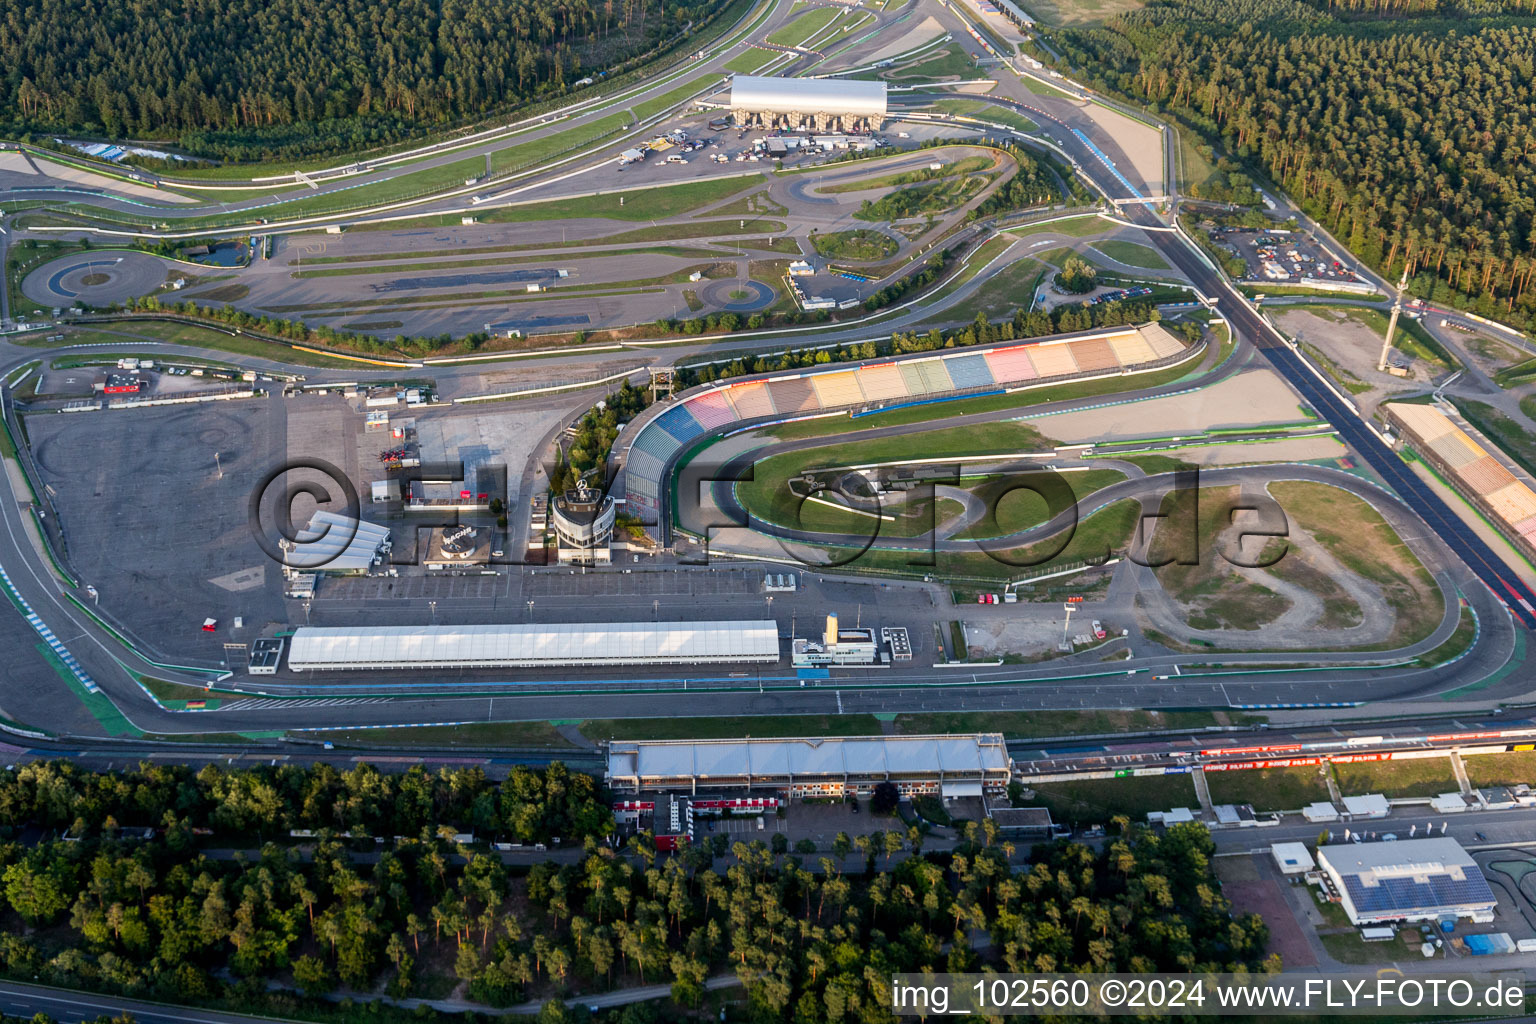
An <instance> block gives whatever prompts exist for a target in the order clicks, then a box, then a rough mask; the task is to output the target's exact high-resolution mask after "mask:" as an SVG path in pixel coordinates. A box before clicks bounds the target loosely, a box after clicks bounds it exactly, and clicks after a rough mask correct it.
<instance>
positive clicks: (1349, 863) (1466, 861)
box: [1317, 838, 1498, 925]
mask: <svg viewBox="0 0 1536 1024" xmlns="http://www.w3.org/2000/svg"><path fill="white" fill-rule="evenodd" d="M1317 861H1318V866H1319V867H1321V868H1322V869H1323V872H1324V873H1325V874H1326V875H1327V876H1328V878H1329V880H1330V881H1331V882H1332V883H1333V885H1334V887H1335V888H1336V889H1337V891H1338V895H1339V900H1340V902H1341V903H1342V905H1343V907H1344V912H1345V913H1347V914H1348V915H1349V920H1350V922H1351V923H1352V924H1357V925H1370V924H1384V923H1386V922H1390V921H1409V922H1412V921H1440V920H1443V919H1445V918H1453V919H1454V918H1459V917H1467V918H1471V919H1472V920H1473V921H1474V922H1480V923H1487V922H1489V921H1492V920H1493V908H1494V906H1495V904H1497V902H1498V900H1497V899H1496V898H1495V897H1494V894H1493V890H1492V889H1490V888H1489V887H1488V880H1487V879H1486V878H1484V877H1483V872H1482V869H1481V868H1479V867H1478V866H1477V863H1476V862H1475V861H1474V860H1473V859H1472V858H1471V856H1469V855H1468V854H1467V851H1466V850H1464V849H1462V846H1461V844H1460V843H1458V842H1457V841H1456V840H1454V839H1449V838H1435V839H1404V840H1398V841H1394V842H1382V843H1347V844H1340V845H1337V846H1324V847H1320V848H1319V849H1318V851H1317Z"/></svg>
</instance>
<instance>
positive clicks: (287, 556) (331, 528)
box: [277, 509, 390, 576]
mask: <svg viewBox="0 0 1536 1024" xmlns="http://www.w3.org/2000/svg"><path fill="white" fill-rule="evenodd" d="M277 546H278V547H279V548H281V549H282V550H283V564H284V566H285V567H286V569H287V571H288V572H290V573H292V572H295V571H303V572H324V573H332V574H335V575H338V576H363V575H365V574H367V572H368V570H369V569H370V568H371V567H372V566H373V565H375V564H376V563H377V562H379V561H382V559H383V557H384V556H385V555H387V554H388V553H389V549H390V536H389V527H387V526H379V525H378V524H376V523H369V522H364V521H363V520H361V519H356V518H353V517H352V516H344V515H339V514H337V513H335V512H327V511H325V510H324V509H318V510H316V512H315V514H314V515H313V516H311V517H310V520H309V525H308V526H306V527H305V528H304V529H303V530H300V531H299V533H298V536H296V537H295V538H294V539H293V540H291V541H290V540H288V539H287V538H281V539H279V540H278V542H277Z"/></svg>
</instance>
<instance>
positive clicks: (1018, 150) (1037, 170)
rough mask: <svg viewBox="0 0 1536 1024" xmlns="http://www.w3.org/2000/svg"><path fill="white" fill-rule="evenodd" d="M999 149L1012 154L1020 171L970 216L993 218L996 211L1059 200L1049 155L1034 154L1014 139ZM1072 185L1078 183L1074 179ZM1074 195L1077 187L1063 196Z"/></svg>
mask: <svg viewBox="0 0 1536 1024" xmlns="http://www.w3.org/2000/svg"><path fill="white" fill-rule="evenodd" d="M997 148H998V149H1001V150H1002V151H1003V152H1005V153H1007V154H1008V155H1009V156H1011V157H1013V159H1014V161H1015V162H1016V163H1017V164H1018V170H1017V171H1015V172H1014V173H1013V174H1011V175H1009V176H1008V180H1007V181H1005V182H1003V184H1002V185H1001V187H999V188H998V190H997V191H996V192H993V193H992V194H991V195H990V196H988V197H987V198H986V199H985V200H984V201H983V202H981V203H980V204H978V205H977V207H976V209H975V210H973V211H971V218H972V219H973V220H974V219H975V218H978V217H990V216H993V215H994V214H1000V213H1011V212H1012V211H1014V210H1023V209H1026V208H1028V207H1031V206H1038V205H1040V204H1042V203H1049V202H1053V201H1054V200H1055V199H1056V197H1057V195H1058V192H1057V186H1056V181H1057V177H1056V175H1055V174H1053V173H1052V169H1051V167H1050V165H1049V163H1048V160H1047V158H1045V157H1042V156H1040V155H1038V154H1035V153H1031V152H1030V151H1029V150H1027V149H1025V148H1024V147H1023V146H1021V145H1019V144H1017V143H1013V142H1004V143H999V144H997ZM1067 177H1068V178H1072V177H1073V175H1072V174H1071V173H1070V172H1068V174H1067ZM1073 185H1074V186H1076V185H1077V182H1076V181H1075V179H1074V181H1073ZM1075 194H1076V190H1075V188H1074V193H1073V195H1068V196H1066V197H1064V198H1066V199H1068V200H1070V199H1072V198H1074V197H1075Z"/></svg>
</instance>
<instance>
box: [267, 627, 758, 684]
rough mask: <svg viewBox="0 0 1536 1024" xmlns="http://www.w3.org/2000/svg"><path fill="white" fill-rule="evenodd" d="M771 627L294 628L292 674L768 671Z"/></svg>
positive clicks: (291, 649)
mask: <svg viewBox="0 0 1536 1024" xmlns="http://www.w3.org/2000/svg"><path fill="white" fill-rule="evenodd" d="M778 660H779V629H778V626H777V625H776V624H775V623H773V622H771V621H767V622H757V621H749V622H672V623H653V622H615V623H556V624H551V625H495V626H359V627H355V628H345V627H330V626H327V627H320V626H313V627H312V626H301V627H300V628H299V629H297V630H295V631H294V634H293V641H292V644H291V645H290V648H289V654H288V667H289V668H290V669H292V670H293V671H295V672H308V671H312V670H318V671H366V670H373V669H424V668H543V667H559V668H565V667H570V668H576V667H582V666H612V665H726V664H730V665H735V664H774V663H775V662H777V661H778Z"/></svg>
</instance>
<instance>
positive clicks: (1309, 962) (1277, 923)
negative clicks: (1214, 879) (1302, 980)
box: [1217, 857, 1317, 968]
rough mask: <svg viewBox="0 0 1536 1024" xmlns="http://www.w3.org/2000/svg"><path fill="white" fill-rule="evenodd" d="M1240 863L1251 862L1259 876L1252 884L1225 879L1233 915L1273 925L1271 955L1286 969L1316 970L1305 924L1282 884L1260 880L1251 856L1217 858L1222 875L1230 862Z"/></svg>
mask: <svg viewBox="0 0 1536 1024" xmlns="http://www.w3.org/2000/svg"><path fill="white" fill-rule="evenodd" d="M1239 860H1243V861H1246V862H1247V863H1248V865H1249V867H1250V868H1251V869H1252V870H1253V874H1254V876H1255V877H1254V879H1253V880H1252V881H1248V880H1243V881H1230V882H1229V881H1226V880H1225V879H1223V880H1222V886H1221V891H1222V894H1223V895H1225V896H1226V897H1227V899H1229V900H1231V901H1232V912H1233V913H1235V914H1258V915H1259V916H1260V917H1262V918H1263V919H1264V923H1265V924H1266V925H1268V926H1269V946H1268V948H1267V952H1270V953H1278V954H1280V962H1281V963H1282V964H1283V965H1285V967H1287V968H1297V967H1316V966H1317V954H1315V953H1314V952H1313V951H1312V947H1311V945H1309V944H1308V943H1307V936H1306V933H1305V932H1303V931H1302V930H1301V924H1300V922H1298V921H1297V920H1296V915H1295V913H1294V912H1293V911H1292V910H1291V906H1290V903H1289V901H1287V900H1286V898H1285V897H1286V893H1285V889H1284V888H1283V884H1282V883H1281V882H1280V881H1278V880H1277V879H1275V878H1273V877H1269V878H1262V877H1258V874H1259V872H1258V869H1257V868H1256V867H1255V866H1254V865H1253V859H1252V858H1251V857H1249V858H1237V857H1220V858H1217V864H1218V865H1220V867H1218V874H1224V873H1225V871H1226V868H1227V866H1228V863H1227V862H1230V861H1239Z"/></svg>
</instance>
